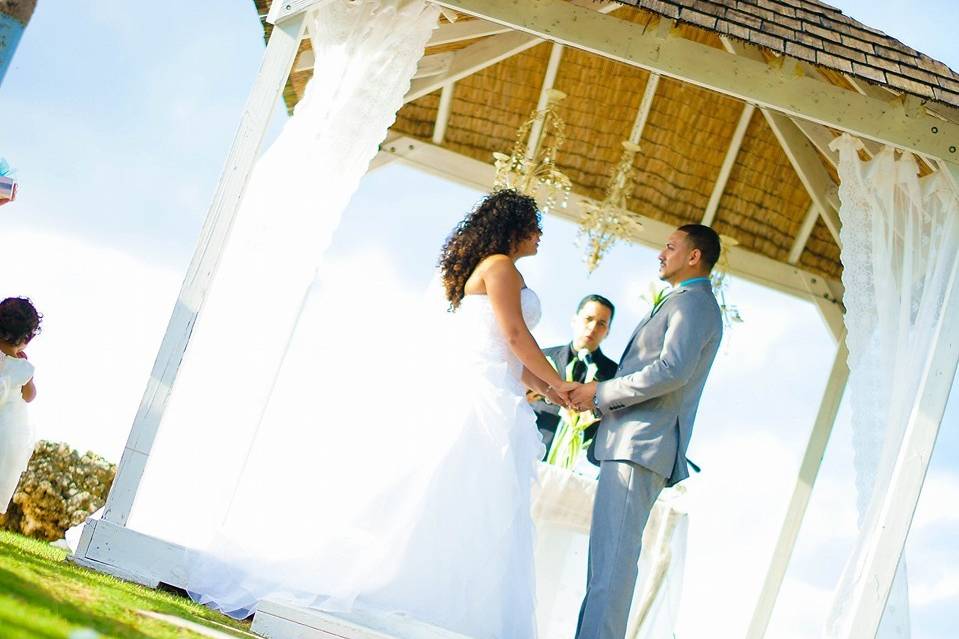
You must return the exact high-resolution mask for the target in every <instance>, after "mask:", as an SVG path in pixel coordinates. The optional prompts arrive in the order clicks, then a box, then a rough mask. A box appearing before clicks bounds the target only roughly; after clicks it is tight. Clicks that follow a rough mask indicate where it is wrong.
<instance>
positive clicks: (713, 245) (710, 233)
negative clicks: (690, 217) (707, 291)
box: [676, 224, 722, 270]
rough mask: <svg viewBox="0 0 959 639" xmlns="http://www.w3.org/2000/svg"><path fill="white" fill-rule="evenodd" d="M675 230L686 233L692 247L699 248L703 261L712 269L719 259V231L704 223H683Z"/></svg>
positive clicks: (720, 248) (720, 246)
mask: <svg viewBox="0 0 959 639" xmlns="http://www.w3.org/2000/svg"><path fill="white" fill-rule="evenodd" d="M676 230H677V231H682V232H683V233H685V234H686V237H687V238H688V239H689V243H690V244H692V245H693V248H697V249H699V253H700V255H702V260H703V262H704V263H705V264H706V266H708V267H709V270H712V268H713V267H714V266H716V262H718V261H719V252H720V251H721V250H722V245H721V244H720V243H719V233H717V232H716V231H714V230H713V229H711V228H710V227H708V226H706V225H705V224H684V225H683V226H680V227H679V228H678V229H676Z"/></svg>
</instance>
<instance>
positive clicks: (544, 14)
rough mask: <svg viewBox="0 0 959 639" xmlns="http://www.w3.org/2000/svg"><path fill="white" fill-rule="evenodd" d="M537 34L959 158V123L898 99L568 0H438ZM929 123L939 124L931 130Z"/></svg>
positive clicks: (875, 136) (947, 157) (835, 125)
mask: <svg viewBox="0 0 959 639" xmlns="http://www.w3.org/2000/svg"><path fill="white" fill-rule="evenodd" d="M436 3H437V4H440V5H443V6H448V7H452V8H455V9H456V10H457V11H460V12H462V13H468V14H470V15H474V16H477V17H481V18H483V19H486V20H489V21H491V22H497V23H500V24H503V25H506V26H513V27H515V28H517V29H520V30H523V31H526V32H527V33H530V34H532V35H534V36H536V37H538V38H544V39H548V40H552V41H554V42H559V43H561V44H565V45H567V46H572V47H575V48H578V49H582V50H584V51H588V52H590V53H594V54H597V55H601V56H603V57H606V58H610V59H613V60H618V61H620V62H623V63H625V64H630V65H634V66H638V67H642V68H644V69H647V70H649V71H654V72H657V73H661V74H663V75H665V76H667V77H671V78H675V79H678V80H682V81H684V82H689V83H691V84H695V85H697V86H701V87H703V88H706V89H710V90H713V91H717V92H720V93H723V94H726V95H730V96H732V97H735V98H738V99H740V100H744V101H747V102H752V103H755V104H756V105H757V106H760V107H765V108H769V109H773V110H776V111H779V112H782V113H785V114H787V115H789V116H797V117H802V118H805V119H808V120H812V121H814V122H818V123H820V124H824V125H826V126H830V127H833V128H835V129H839V130H842V131H848V132H849V133H852V134H853V135H857V136H861V137H866V138H870V139H873V140H876V141H877V142H883V143H891V144H893V145H895V146H898V147H900V148H903V149H908V150H911V151H917V152H920V153H924V154H927V155H930V156H932V157H937V158H941V159H945V160H949V161H951V162H957V161H959V148H957V147H959V125H957V124H953V123H951V122H944V121H941V120H939V119H937V118H932V117H931V116H929V115H927V114H925V113H924V112H912V111H907V109H905V108H904V107H903V105H901V104H896V103H891V102H888V101H883V100H878V99H875V98H870V97H867V96H862V95H857V94H856V93H854V92H851V91H848V90H846V89H842V88H839V87H835V86H832V85H827V84H826V83H824V82H819V81H817V80H815V79H813V78H808V77H800V76H796V75H795V74H792V73H790V69H789V68H781V69H777V68H774V67H772V66H770V65H767V64H763V63H761V62H759V61H757V60H749V59H746V58H743V57H741V56H734V55H732V54H729V53H726V52H724V51H721V50H719V49H716V48H713V47H711V46H709V45H706V44H701V43H698V42H694V41H692V40H686V39H684V38H679V37H667V38H662V37H659V36H658V35H657V34H656V33H655V31H654V30H646V29H644V26H643V25H641V24H635V23H632V22H629V21H627V20H621V19H617V18H615V17H612V16H606V15H602V14H601V13H597V12H595V11H590V10H588V9H585V8H582V7H579V6H576V5H573V4H571V3H569V2H566V1H565V0H528V1H527V2H516V1H515V0H436ZM930 125H934V126H936V130H935V132H933V130H932V127H931V126H930Z"/></svg>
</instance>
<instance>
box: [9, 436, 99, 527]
mask: <svg viewBox="0 0 959 639" xmlns="http://www.w3.org/2000/svg"><path fill="white" fill-rule="evenodd" d="M116 471H117V467H116V465H115V464H111V463H110V462H108V461H107V460H106V459H104V458H103V457H100V456H99V455H97V454H95V453H91V452H87V453H86V454H84V455H81V454H80V453H79V452H77V451H76V450H73V449H72V448H70V446H68V445H67V444H62V443H57V442H49V441H40V442H38V443H37V445H36V447H35V448H34V450H33V456H32V457H31V458H30V463H29V464H28V465H27V469H26V470H25V471H24V473H23V475H22V476H21V477H20V483H19V485H17V490H16V492H14V494H13V500H12V503H11V504H10V507H9V508H8V509H7V514H6V515H0V527H2V528H4V529H6V530H12V531H14V532H19V533H21V534H23V535H28V536H30V537H35V538H37V539H44V540H47V541H55V540H57V539H62V538H63V534H64V532H66V530H67V529H68V528H70V527H72V526H76V525H77V524H79V523H81V522H82V521H83V520H84V519H86V517H87V516H88V515H90V514H91V513H93V512H94V511H95V510H97V509H98V508H100V507H101V506H103V504H104V503H105V502H106V499H107V493H108V492H109V490H110V485H111V484H112V483H113V477H114V475H116Z"/></svg>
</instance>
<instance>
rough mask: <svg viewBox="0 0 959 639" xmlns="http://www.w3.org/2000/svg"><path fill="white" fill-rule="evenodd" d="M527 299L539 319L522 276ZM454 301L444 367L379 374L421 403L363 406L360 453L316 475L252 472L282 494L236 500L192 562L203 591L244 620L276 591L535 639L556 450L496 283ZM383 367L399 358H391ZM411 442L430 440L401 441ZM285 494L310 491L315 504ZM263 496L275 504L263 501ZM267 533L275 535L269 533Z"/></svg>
mask: <svg viewBox="0 0 959 639" xmlns="http://www.w3.org/2000/svg"><path fill="white" fill-rule="evenodd" d="M521 301H522V309H523V315H524V317H525V319H526V322H527V324H528V325H530V326H533V325H535V324H536V323H537V322H538V321H539V318H540V303H539V299H538V297H537V296H536V294H535V293H534V292H533V291H531V290H529V289H523V290H522V292H521ZM442 314H443V315H446V316H447V318H446V319H444V320H442V323H443V325H444V329H443V335H442V336H441V335H440V334H439V333H438V332H433V333H432V335H431V340H430V342H431V348H429V349H425V350H423V349H421V350H419V351H418V352H419V353H421V354H422V353H423V352H428V354H425V355H422V357H427V358H429V361H426V362H419V363H418V367H419V369H423V368H429V369H430V370H431V371H432V372H433V375H432V376H431V377H430V379H429V380H428V383H426V384H425V385H424V384H423V383H422V382H421V381H420V380H417V379H415V378H411V376H409V375H407V376H405V377H401V378H400V381H399V382H398V385H399V386H406V385H408V386H409V388H407V389H403V388H401V389H399V391H400V392H395V391H396V389H395V388H393V391H394V392H393V393H392V395H390V394H389V389H390V387H393V386H394V384H395V383H396V382H395V381H390V383H389V384H385V383H382V382H381V383H380V384H379V385H378V386H379V387H380V388H381V389H383V391H384V392H387V395H386V396H385V397H386V401H398V402H400V403H401V404H402V403H403V400H402V399H399V400H394V399H391V398H397V397H399V398H402V397H404V396H406V397H408V398H409V400H408V402H406V404H407V405H405V406H404V405H400V406H396V405H393V404H390V405H387V406H383V407H381V410H380V411H379V412H378V413H374V415H370V416H364V414H362V413H360V416H359V417H355V418H354V417H351V418H350V419H349V420H348V421H349V422H351V423H350V425H349V428H350V429H352V430H351V431H350V433H351V439H350V440H349V441H350V450H349V451H347V453H346V454H348V455H350V456H349V457H348V458H347V459H346V460H343V459H337V458H334V457H332V456H330V457H328V459H329V460H330V463H329V464H324V463H323V462H318V463H317V466H316V467H315V468H310V469H309V471H310V482H311V484H310V485H308V486H289V485H286V484H284V483H283V481H282V480H278V479H276V478H272V479H264V478H265V477H267V476H268V475H267V473H265V472H263V471H261V470H256V471H255V472H252V471H251V472H252V474H253V475H255V476H256V477H257V478H258V479H257V482H258V484H257V486H256V488H258V489H261V490H262V493H263V494H269V495H272V496H274V497H275V499H274V498H273V497H271V498H269V499H260V500H250V501H248V502H246V503H245V504H243V505H241V506H240V507H237V506H236V505H234V508H233V511H232V513H231V515H230V517H229V521H227V522H226V523H225V524H224V526H223V528H222V530H221V531H220V534H219V535H218V539H217V540H216V541H215V543H213V544H212V545H211V547H212V548H213V549H214V551H213V552H211V553H208V554H206V555H205V556H204V558H202V559H200V560H197V561H195V562H194V565H193V566H192V567H191V570H190V575H189V578H188V588H187V589H188V591H189V592H190V593H191V595H192V596H193V597H194V598H195V599H196V600H198V601H201V602H203V603H206V604H210V605H212V606H214V607H216V608H218V609H220V610H223V611H224V612H226V613H227V614H232V615H233V616H237V617H241V616H245V615H246V614H248V613H249V612H250V611H251V610H252V609H253V608H254V607H255V604H256V601H257V600H260V599H263V598H267V597H270V598H273V599H277V598H278V599H282V600H285V601H288V602H292V603H295V604H297V605H303V606H310V607H315V608H318V609H321V610H326V611H332V612H336V611H349V610H359V611H373V612H377V613H396V614H400V615H407V616H409V617H412V618H414V619H416V620H419V621H423V622H426V623H429V624H432V625H435V626H437V627H440V628H445V629H447V630H450V631H453V632H456V633H460V634H462V635H465V636H467V637H470V638H472V639H534V638H535V636H536V629H535V619H534V614H535V611H534V604H535V593H534V584H535V574H534V566H533V543H534V530H533V523H532V519H531V515H530V494H531V488H532V484H533V482H534V480H535V473H536V461H537V460H539V459H540V458H541V457H542V455H543V453H544V448H543V444H542V440H541V438H540V435H539V432H538V430H537V429H536V424H535V416H534V413H533V411H532V410H531V409H530V407H529V404H528V403H527V401H526V398H525V388H524V386H523V384H522V382H521V381H520V375H521V373H522V370H523V367H522V364H521V363H520V361H519V360H518V359H517V358H516V356H515V355H513V353H512V352H511V351H510V349H509V347H508V346H507V344H506V341H505V339H504V338H503V336H502V333H501V331H500V330H499V327H498V325H497V323H496V320H495V317H494V315H493V310H492V307H491V304H490V302H489V298H487V297H486V296H482V295H469V296H466V297H465V298H464V299H463V301H462V303H461V305H460V307H459V308H458V309H457V310H456V311H455V312H454V313H452V314H446V313H442ZM369 365H370V367H371V369H372V370H374V371H377V372H380V373H382V372H384V371H388V370H396V369H395V368H391V367H392V366H393V364H392V363H391V361H389V360H388V359H387V358H385V357H384V359H383V361H381V362H370V364H369ZM404 369H405V367H404ZM381 378H382V379H388V380H393V379H394V378H391V377H389V376H387V375H382V377H381ZM343 383H344V384H346V383H347V382H346V381H345V380H344V382H343ZM373 387H374V388H377V385H374V386H373ZM343 391H344V392H348V391H347V389H343ZM424 391H425V393H426V396H425V400H424V399H423V393H424ZM324 392H325V393H330V392H333V393H334V394H335V393H336V390H335V389H330V388H325V389H324ZM327 396H329V395H327ZM375 396H376V399H377V400H378V401H379V400H382V399H383V398H384V396H381V395H380V394H376V395H375ZM368 403H369V402H368ZM386 415H388V416H389V418H388V419H387V418H386V417H385V416H386ZM318 427H319V428H324V427H325V426H324V425H322V424H320V425H319V426H318ZM338 427H341V425H338ZM331 432H332V431H331ZM401 441H412V442H415V444H416V445H415V446H413V447H412V448H409V449H404V450H406V451H407V453H405V454H391V450H393V449H395V447H396V446H397V442H401ZM408 451H413V452H412V453H409V452H408ZM324 452H327V451H319V452H318V455H322V454H323V453H324ZM337 462H339V463H337ZM276 471H277V472H279V473H283V472H286V471H284V470H282V469H276ZM263 481H273V482H274V485H275V486H277V487H279V486H283V487H284V488H285V489H286V490H289V491H296V490H302V491H308V494H307V495H306V498H307V499H306V500H305V501H304V502H299V501H296V500H292V499H289V495H288V494H284V495H279V494H278V492H279V490H280V489H278V488H273V489H267V488H263V487H262V485H260V483H262V482H263ZM240 490H241V491H243V490H246V489H243V488H241V489H240ZM276 499H279V500H281V501H282V500H284V499H285V500H286V501H285V502H284V503H288V504H297V503H305V504H307V505H308V509H307V510H308V511H309V512H299V511H298V510H302V508H300V509H297V508H296V507H295V506H289V507H284V506H277V505H276ZM264 501H268V502H269V503H270V506H271V507H272V508H273V512H265V511H264V510H262V507H261V506H260V504H262V503H263V502H264ZM277 510H279V511H281V512H276V511H277ZM303 522H311V523H310V524H306V525H305V527H307V528H309V530H306V531H304V530H303V529H302V528H303V527H304V523H303ZM291 529H292V530H291ZM284 535H285V536H284ZM267 536H269V537H270V538H271V539H272V540H273V542H274V543H272V544H271V545H269V546H267V545H264V544H263V543H262V541H261V540H262V539H264V538H266V537H267Z"/></svg>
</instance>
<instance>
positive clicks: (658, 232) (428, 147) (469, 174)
mask: <svg viewBox="0 0 959 639" xmlns="http://www.w3.org/2000/svg"><path fill="white" fill-rule="evenodd" d="M383 152H384V153H393V154H395V155H396V156H397V157H398V158H399V159H400V160H401V161H402V162H403V163H404V164H408V165H410V166H412V167H415V168H418V169H420V170H422V171H424V172H426V173H429V174H431V175H436V176H438V177H442V178H444V179H447V180H451V181H453V182H456V183H458V184H463V185H464V186H468V187H470V188H474V189H476V190H478V191H483V192H485V191H488V190H489V188H490V184H492V183H493V178H494V177H495V174H496V170H495V168H494V167H493V165H492V164H487V163H485V162H481V161H479V160H474V159H473V158H470V157H466V156H465V155H460V154H459V153H456V152H454V151H450V150H449V149H445V148H442V147H438V146H436V145H433V144H430V143H428V142H422V141H420V140H417V139H415V138H410V137H402V138H398V139H397V140H396V141H395V142H394V143H392V144H389V145H385V146H384V148H383ZM584 202H593V200H591V199H589V198H586V197H584V196H580V195H578V194H577V195H575V197H571V198H570V201H569V205H568V206H567V208H565V209H562V208H559V207H554V209H551V211H550V213H551V214H553V215H556V216H557V217H560V218H563V219H566V220H569V221H571V222H573V223H576V224H578V223H579V221H580V219H581V218H582V215H583V205H584V204H583V203H584ZM633 215H634V216H635V217H636V218H637V219H638V220H639V221H640V222H642V224H643V231H642V233H640V234H639V235H637V236H636V237H635V238H632V239H633V240H634V241H635V242H637V243H639V244H643V245H646V246H650V247H652V248H656V249H659V248H662V245H663V243H664V242H665V241H666V238H667V237H669V234H670V233H672V232H673V231H674V230H675V227H674V226H672V225H670V224H667V223H665V222H662V221H659V220H656V219H653V218H650V217H646V216H643V215H640V214H639V213H633ZM729 267H730V268H729V272H730V273H732V274H734V275H736V276H739V277H742V278H744V279H747V280H749V281H751V282H756V283H757V284H761V285H763V286H768V287H770V288H773V289H775V290H778V291H782V292H784V293H788V294H790V295H793V296H795V297H798V298H800V299H803V300H807V301H808V300H809V299H811V298H820V299H822V300H824V301H827V302H833V301H835V299H836V296H837V295H839V296H840V297H841V291H842V285H841V284H840V283H839V282H838V281H833V280H827V279H825V278H822V277H820V276H818V275H814V274H811V273H806V272H804V271H803V270H802V269H800V268H797V267H795V266H792V265H790V264H786V263H784V262H779V261H776V260H773V259H771V258H768V257H766V256H764V255H760V254H758V253H754V252H752V251H749V250H746V249H744V248H742V247H740V246H734V247H731V248H730V249H729ZM804 277H805V278H807V281H804V280H803V278H804ZM807 282H808V283H807Z"/></svg>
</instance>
